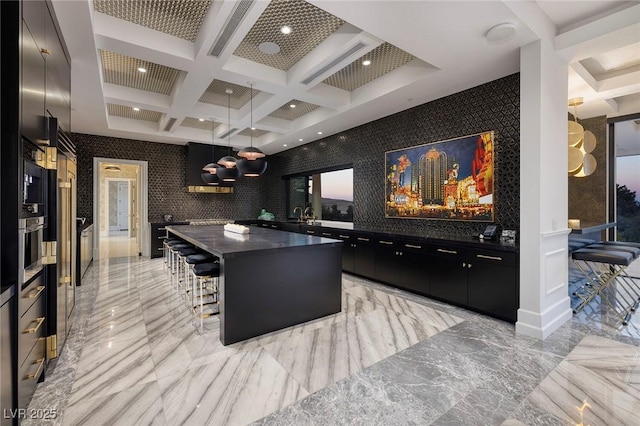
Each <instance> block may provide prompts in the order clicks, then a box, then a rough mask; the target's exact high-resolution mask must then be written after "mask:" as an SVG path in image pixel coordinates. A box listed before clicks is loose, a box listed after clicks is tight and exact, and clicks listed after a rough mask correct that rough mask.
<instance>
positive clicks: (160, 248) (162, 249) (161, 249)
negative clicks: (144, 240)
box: [156, 247, 164, 251]
mask: <svg viewBox="0 0 640 426" xmlns="http://www.w3.org/2000/svg"><path fill="white" fill-rule="evenodd" d="M156 250H160V251H164V248H162V247H159V248H157V249H156Z"/></svg>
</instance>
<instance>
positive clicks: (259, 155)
mask: <svg viewBox="0 0 640 426" xmlns="http://www.w3.org/2000/svg"><path fill="white" fill-rule="evenodd" d="M250 84H251V101H250V102H251V104H250V114H251V115H250V116H251V127H250V130H251V135H250V140H251V146H248V147H246V148H242V149H241V150H240V151H238V157H243V158H241V159H240V160H238V161H237V163H236V165H237V167H238V170H239V171H240V173H242V175H243V176H247V177H257V176H260V175H261V174H263V173H264V172H265V170H267V161H266V160H265V159H264V157H265V154H264V152H262V151H261V150H260V149H258V148H255V147H254V146H253V82H251V83H250Z"/></svg>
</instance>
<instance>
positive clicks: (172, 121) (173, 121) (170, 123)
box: [164, 117, 176, 132]
mask: <svg viewBox="0 0 640 426" xmlns="http://www.w3.org/2000/svg"><path fill="white" fill-rule="evenodd" d="M174 124H176V119H175V118H173V117H171V118H170V119H169V120H168V121H167V124H165V126H164V131H165V132H170V131H171V128H172V127H173V125H174Z"/></svg>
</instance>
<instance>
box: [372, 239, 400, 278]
mask: <svg viewBox="0 0 640 426" xmlns="http://www.w3.org/2000/svg"><path fill="white" fill-rule="evenodd" d="M387 243H388V245H387ZM399 253H400V252H399V251H398V249H397V247H396V245H395V244H394V243H393V242H391V241H386V240H382V241H378V246H377V247H376V254H375V279H376V280H377V281H381V282H383V283H386V284H391V285H393V286H397V285H399V284H400V259H401V257H400V255H399Z"/></svg>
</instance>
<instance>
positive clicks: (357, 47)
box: [302, 42, 366, 84]
mask: <svg viewBox="0 0 640 426" xmlns="http://www.w3.org/2000/svg"><path fill="white" fill-rule="evenodd" d="M365 46H366V44H364V43H362V42H358V44H356V45H355V46H353V47H352V48H351V49H349V50H347V51H346V52H344V53H343V54H342V55H340V56H338V57H337V58H335V59H334V60H333V61H331V62H329V63H328V64H326V65H325V66H323V67H322V68H320V69H319V70H318V71H316V72H314V73H313V74H311V75H310V76H309V77H307V78H305V79H304V80H302V84H309V83H311V82H312V81H313V80H315V79H316V78H318V77H319V76H320V75H322V74H324V73H325V72H327V71H328V70H330V69H331V68H333V67H335V66H336V65H338V64H339V63H340V62H342V61H344V60H345V59H347V58H348V57H349V56H351V55H353V54H354V53H356V52H357V51H358V50H361V49H363V48H364V47H365Z"/></svg>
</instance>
